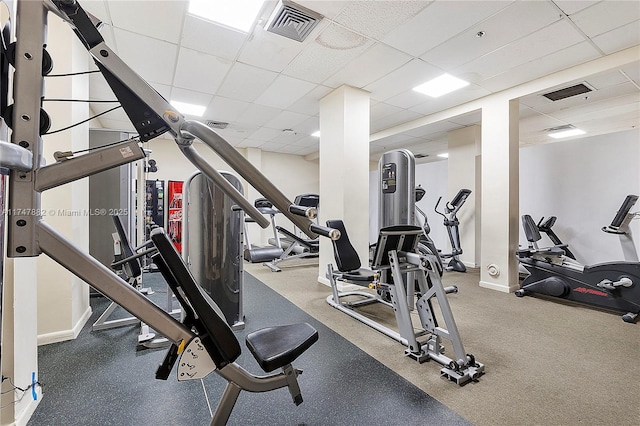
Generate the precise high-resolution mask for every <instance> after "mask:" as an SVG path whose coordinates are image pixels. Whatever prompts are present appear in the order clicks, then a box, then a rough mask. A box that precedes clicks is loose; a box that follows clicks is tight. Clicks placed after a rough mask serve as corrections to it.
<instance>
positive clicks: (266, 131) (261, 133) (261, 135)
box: [248, 127, 282, 142]
mask: <svg viewBox="0 0 640 426" xmlns="http://www.w3.org/2000/svg"><path fill="white" fill-rule="evenodd" d="M281 133H282V129H275V128H273V129H270V128H268V127H260V128H259V129H258V130H256V131H255V132H253V133H252V134H250V135H249V137H248V139H251V140H254V141H262V142H267V141H270V140H271V139H273V138H275V137H276V136H279V135H280V134H281Z"/></svg>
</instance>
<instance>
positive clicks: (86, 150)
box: [73, 136, 140, 155]
mask: <svg viewBox="0 0 640 426" xmlns="http://www.w3.org/2000/svg"><path fill="white" fill-rule="evenodd" d="M128 140H136V141H138V142H139V141H140V140H139V139H138V136H134V137H131V138H127V139H122V140H121V141H117V142H111V143H108V144H106V145H101V146H96V147H93V148H87V149H81V150H79V151H73V154H74V155H75V154H79V153H81V152H89V151H94V150H96V149H100V148H106V147H108V146H112V145H118V144H119V143H122V142H126V141H128Z"/></svg>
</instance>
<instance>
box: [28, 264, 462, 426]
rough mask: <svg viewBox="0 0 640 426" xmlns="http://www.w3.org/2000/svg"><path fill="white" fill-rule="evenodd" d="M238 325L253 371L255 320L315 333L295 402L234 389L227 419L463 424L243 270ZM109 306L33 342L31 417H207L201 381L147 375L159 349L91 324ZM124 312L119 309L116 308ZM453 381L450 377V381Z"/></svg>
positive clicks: (48, 420)
mask: <svg viewBox="0 0 640 426" xmlns="http://www.w3.org/2000/svg"><path fill="white" fill-rule="evenodd" d="M144 285H145V287H147V286H150V287H152V288H154V289H155V291H156V294H155V295H153V296H152V298H153V299H154V301H155V302H156V303H158V304H159V305H160V306H165V304H166V292H165V291H166V285H165V284H164V282H163V281H162V277H161V276H160V274H158V273H154V274H145V277H144ZM244 300H245V306H244V310H245V316H246V327H245V329H244V330H242V331H239V332H238V333H237V334H238V339H239V340H240V341H241V342H242V347H243V354H242V356H241V357H240V359H239V360H238V363H239V364H240V365H242V366H243V367H244V368H246V369H247V370H249V371H250V372H252V373H254V374H259V373H261V370H260V367H259V366H258V365H257V363H256V362H255V360H254V359H253V358H252V356H251V354H250V353H249V350H248V349H246V346H245V345H244V335H245V334H246V333H248V332H251V331H254V330H256V329H258V328H262V327H266V326H270V325H277V324H289V323H294V322H308V323H309V324H311V325H312V326H313V327H315V328H316V329H317V330H318V332H319V336H320V338H319V341H318V342H317V343H316V344H315V345H313V346H312V347H311V348H310V349H309V350H308V351H307V352H305V353H304V354H303V355H302V356H301V357H300V358H298V360H297V361H296V362H294V366H295V367H297V368H300V369H302V370H304V374H302V375H301V376H300V377H299V383H300V388H301V389H302V396H303V397H304V403H303V404H302V405H300V406H298V407H296V406H295V405H294V404H293V402H292V400H291V396H290V395H289V391H288V390H287V389H286V388H285V389H278V390H275V391H272V392H267V393H260V394H256V393H249V392H242V393H241V394H240V397H239V398H238V402H237V404H236V406H235V408H234V410H233V412H232V413H231V417H230V419H229V424H230V425H468V424H470V423H469V422H467V421H466V420H465V419H463V418H462V417H460V416H459V415H458V414H456V413H455V412H453V411H451V410H450V409H448V408H447V407H446V406H444V405H442V404H441V403H439V402H438V401H436V400H435V399H433V398H431V397H430V396H429V395H427V394H426V393H424V392H422V391H421V390H420V389H418V388H417V387H415V386H414V385H412V384H411V383H409V382H408V381H406V380H405V379H404V378H402V377H400V376H399V375H397V374H396V373H394V372H393V371H391V370H390V369H388V368H387V367H385V366H384V365H382V364H381V363H379V362H378V361H376V360H375V359H374V358H372V357H371V356H369V355H368V354H366V353H365V352H363V351H362V350H360V349H359V348H357V347H356V346H355V345H353V344H351V343H350V342H348V341H347V340H345V339H344V338H342V337H341V336H339V335H338V334H337V333H335V332H333V331H332V330H330V329H329V328H327V327H325V326H324V325H323V324H321V323H320V322H318V321H316V320H314V319H313V318H312V317H310V316H309V315H307V314H306V313H305V312H303V311H302V310H300V309H299V308H298V307H296V306H295V305H293V304H292V303H291V302H289V301H288V300H286V299H285V298H284V297H282V296H280V295H279V294H278V293H276V292H275V291H273V290H271V289H270V288H268V287H267V286H266V285H264V284H262V283H261V282H260V281H258V280H257V279H255V278H254V277H253V276H251V275H249V274H247V273H245V280H244ZM107 305H108V300H106V299H104V298H101V297H99V298H94V299H92V307H93V309H94V313H93V315H92V318H91V319H90V320H89V321H88V323H87V325H86V326H85V327H84V329H83V330H82V332H81V333H80V335H79V336H78V338H77V339H76V340H74V341H69V342H63V343H57V344H50V345H46V346H41V347H40V348H39V362H40V373H39V378H38V379H39V381H40V382H41V383H43V385H44V397H43V398H42V401H41V402H40V405H39V406H38V407H37V409H36V411H35V413H34V414H33V416H32V418H31V420H30V421H29V423H28V424H29V425H32V426H36V425H47V426H49V425H65V426H74V425H82V426H89V425H107V424H108V425H132V424H135V425H137V426H143V425H153V426H159V425H186V424H190V425H207V424H209V421H210V415H209V410H208V408H207V403H206V401H205V399H204V396H203V395H204V394H203V389H202V384H201V383H200V381H193V382H178V381H177V380H176V378H175V371H174V372H172V375H171V377H170V378H169V380H167V381H159V380H156V379H155V378H154V375H155V369H156V367H157V366H158V365H159V364H160V362H161V361H162V358H163V356H164V352H165V350H164V349H156V350H145V351H139V352H136V350H135V345H136V342H137V334H138V327H134V326H129V327H123V328H119V329H112V330H103V331H98V332H91V331H90V330H91V324H93V322H94V321H95V318H97V316H98V315H100V314H101V313H102V312H103V310H104V309H105V308H106V306H107ZM121 315H122V314H121ZM204 384H205V387H206V390H207V393H208V395H209V399H210V401H211V405H212V408H213V409H214V410H215V407H216V406H217V403H218V399H219V398H220V395H221V394H222V389H223V387H224V385H225V384H226V382H225V381H224V380H223V379H222V378H221V377H219V376H218V375H217V374H215V373H212V374H210V375H209V376H207V377H206V378H205V379H204ZM452 386H455V385H453V384H452Z"/></svg>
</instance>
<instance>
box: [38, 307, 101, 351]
mask: <svg viewBox="0 0 640 426" xmlns="http://www.w3.org/2000/svg"><path fill="white" fill-rule="evenodd" d="M92 312H93V311H92V310H91V306H88V307H87V309H86V310H85V311H84V313H83V314H82V316H81V317H80V319H79V320H78V322H77V323H76V324H75V325H74V326H73V328H71V329H70V330H62V331H56V332H54V333H46V334H39V335H38V346H40V345H48V344H50V343H58V342H64V341H67V340H73V339H75V338H76V337H78V334H80V331H82V327H84V325H85V324H86V323H87V321H88V320H89V318H90V317H91V314H92Z"/></svg>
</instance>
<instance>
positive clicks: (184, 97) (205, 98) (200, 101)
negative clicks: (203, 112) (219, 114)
mask: <svg viewBox="0 0 640 426" xmlns="http://www.w3.org/2000/svg"><path fill="white" fill-rule="evenodd" d="M212 98H213V96H212V95H211V94H209V93H202V92H196V91H194V90H187V89H181V88H179V87H174V88H173V90H171V96H170V97H169V98H168V100H169V101H178V102H186V103H189V104H194V105H203V106H208V105H209V102H211V99H212Z"/></svg>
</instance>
